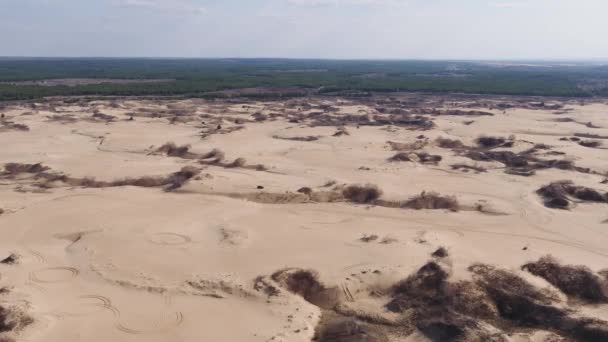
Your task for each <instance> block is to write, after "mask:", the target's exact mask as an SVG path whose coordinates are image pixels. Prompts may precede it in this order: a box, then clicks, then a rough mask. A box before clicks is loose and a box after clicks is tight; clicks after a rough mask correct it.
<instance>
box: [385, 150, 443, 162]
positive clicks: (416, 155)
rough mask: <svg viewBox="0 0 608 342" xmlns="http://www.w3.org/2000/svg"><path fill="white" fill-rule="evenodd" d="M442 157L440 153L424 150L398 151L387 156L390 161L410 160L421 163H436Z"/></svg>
mask: <svg viewBox="0 0 608 342" xmlns="http://www.w3.org/2000/svg"><path fill="white" fill-rule="evenodd" d="M442 159H443V157H441V156H440V155H434V154H429V153H426V152H399V153H397V154H395V155H394V156H392V157H390V158H388V161H390V162H400V161H411V162H418V163H421V164H433V165H437V163H439V162H440V161H441V160H442Z"/></svg>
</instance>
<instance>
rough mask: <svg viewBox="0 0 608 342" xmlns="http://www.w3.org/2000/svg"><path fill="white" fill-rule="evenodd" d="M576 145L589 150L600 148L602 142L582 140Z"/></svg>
mask: <svg viewBox="0 0 608 342" xmlns="http://www.w3.org/2000/svg"><path fill="white" fill-rule="evenodd" d="M578 144H579V145H581V146H584V147H589V148H598V147H600V146H602V142H601V141H599V140H583V141H579V142H578Z"/></svg>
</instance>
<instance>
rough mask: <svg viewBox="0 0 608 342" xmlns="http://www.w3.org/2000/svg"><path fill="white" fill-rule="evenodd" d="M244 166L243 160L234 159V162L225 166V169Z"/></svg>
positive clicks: (244, 160) (244, 161)
mask: <svg viewBox="0 0 608 342" xmlns="http://www.w3.org/2000/svg"><path fill="white" fill-rule="evenodd" d="M245 164H247V160H246V159H245V158H236V159H235V160H234V161H232V163H229V164H227V165H226V167H228V168H235V167H244V166H245Z"/></svg>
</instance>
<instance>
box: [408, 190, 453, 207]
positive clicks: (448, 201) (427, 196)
mask: <svg viewBox="0 0 608 342" xmlns="http://www.w3.org/2000/svg"><path fill="white" fill-rule="evenodd" d="M401 207H402V208H409V209H416V210H420V209H449V210H451V211H458V210H459V209H460V205H459V204H458V200H457V199H456V197H453V196H442V195H440V194H438V193H436V192H426V191H423V192H422V193H420V195H416V196H414V197H412V198H410V199H408V200H407V201H405V202H404V203H402V204H401Z"/></svg>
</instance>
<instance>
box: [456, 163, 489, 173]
mask: <svg viewBox="0 0 608 342" xmlns="http://www.w3.org/2000/svg"><path fill="white" fill-rule="evenodd" d="M450 167H451V168H452V170H461V171H464V172H467V171H468V170H473V171H475V172H477V173H481V172H487V171H488V170H487V169H486V168H485V167H483V166H479V165H468V164H452V165H450Z"/></svg>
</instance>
